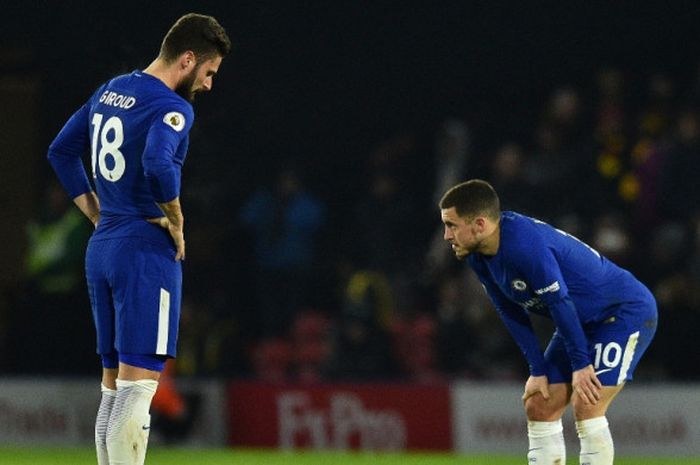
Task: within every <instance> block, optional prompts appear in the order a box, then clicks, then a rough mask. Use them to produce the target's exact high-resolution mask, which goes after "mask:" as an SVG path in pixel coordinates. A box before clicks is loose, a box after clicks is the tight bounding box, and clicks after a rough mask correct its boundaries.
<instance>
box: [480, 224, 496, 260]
mask: <svg viewBox="0 0 700 465" xmlns="http://www.w3.org/2000/svg"><path fill="white" fill-rule="evenodd" d="M500 244H501V226H500V223H496V224H495V225H493V230H492V231H491V233H490V234H489V235H488V236H486V237H485V238H484V240H482V241H481V247H480V248H479V249H480V250H479V253H480V254H482V255H486V256H489V257H491V256H494V255H496V254H497V253H498V247H499V246H500Z"/></svg>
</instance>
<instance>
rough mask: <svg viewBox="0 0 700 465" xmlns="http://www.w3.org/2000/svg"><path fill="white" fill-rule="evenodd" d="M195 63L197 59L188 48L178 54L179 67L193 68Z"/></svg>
mask: <svg viewBox="0 0 700 465" xmlns="http://www.w3.org/2000/svg"><path fill="white" fill-rule="evenodd" d="M196 64H197V59H196V58H195V56H194V52H193V51H192V50H188V51H186V52H185V53H183V54H182V55H180V67H181V68H182V69H190V68H193V67H194V66H195V65H196Z"/></svg>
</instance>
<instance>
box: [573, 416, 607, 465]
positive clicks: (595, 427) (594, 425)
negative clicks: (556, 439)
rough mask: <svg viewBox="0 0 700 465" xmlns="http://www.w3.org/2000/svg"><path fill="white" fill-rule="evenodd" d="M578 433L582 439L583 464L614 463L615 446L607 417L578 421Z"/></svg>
mask: <svg viewBox="0 0 700 465" xmlns="http://www.w3.org/2000/svg"><path fill="white" fill-rule="evenodd" d="M576 433H577V434H578V437H579V439H580V440H581V455H580V456H579V460H580V463H581V465H612V463H613V459H614V458H615V447H614V445H613V440H612V436H611V435H610V428H609V427H608V420H607V418H605V417H597V418H591V419H588V420H581V421H577V422H576Z"/></svg>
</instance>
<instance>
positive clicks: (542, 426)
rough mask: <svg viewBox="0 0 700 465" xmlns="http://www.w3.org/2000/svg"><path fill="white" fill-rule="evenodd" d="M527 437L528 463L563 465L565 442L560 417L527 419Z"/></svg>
mask: <svg viewBox="0 0 700 465" xmlns="http://www.w3.org/2000/svg"><path fill="white" fill-rule="evenodd" d="M527 437H528V439H529V442H530V448H529V449H528V451H527V460H528V463H532V464H537V465H565V464H566V444H565V443H564V427H563V426H562V423H561V419H559V420H557V421H528V422H527Z"/></svg>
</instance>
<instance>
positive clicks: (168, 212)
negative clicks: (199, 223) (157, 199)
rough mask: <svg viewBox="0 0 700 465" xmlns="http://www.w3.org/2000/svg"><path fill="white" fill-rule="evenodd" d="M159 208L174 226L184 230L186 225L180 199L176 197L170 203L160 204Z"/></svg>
mask: <svg viewBox="0 0 700 465" xmlns="http://www.w3.org/2000/svg"><path fill="white" fill-rule="evenodd" d="M158 206H159V207H160V209H161V210H162V211H163V214H164V215H165V217H166V218H167V219H168V221H169V222H170V224H171V225H172V226H174V227H176V228H178V229H182V227H183V225H184V223H185V217H184V216H183V215H182V208H181V207H180V197H175V198H174V199H173V200H171V201H170V202H165V203H159V204H158Z"/></svg>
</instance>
